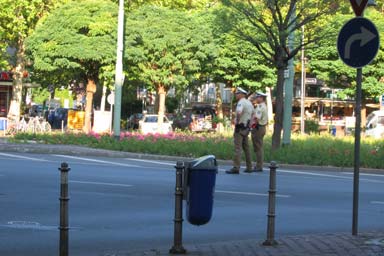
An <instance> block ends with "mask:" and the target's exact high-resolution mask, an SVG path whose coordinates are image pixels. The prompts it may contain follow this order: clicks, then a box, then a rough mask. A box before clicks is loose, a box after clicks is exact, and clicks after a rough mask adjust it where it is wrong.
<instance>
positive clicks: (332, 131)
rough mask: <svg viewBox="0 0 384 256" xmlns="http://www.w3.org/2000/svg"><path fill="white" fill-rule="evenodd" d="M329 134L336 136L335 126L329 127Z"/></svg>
mask: <svg viewBox="0 0 384 256" xmlns="http://www.w3.org/2000/svg"><path fill="white" fill-rule="evenodd" d="M331 134H332V136H336V126H332V127H331Z"/></svg>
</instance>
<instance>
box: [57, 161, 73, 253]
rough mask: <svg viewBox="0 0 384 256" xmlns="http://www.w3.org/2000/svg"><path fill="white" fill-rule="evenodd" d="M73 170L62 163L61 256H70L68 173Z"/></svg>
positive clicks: (60, 169)
mask: <svg viewBox="0 0 384 256" xmlns="http://www.w3.org/2000/svg"><path fill="white" fill-rule="evenodd" d="M69 170H71V168H69V167H68V164H67V163H61V167H60V168H59V171H60V173H61V175H60V199H59V200H60V227H59V230H60V250H59V251H60V254H59V255H60V256H68V231H69V227H68V201H69V197H68V172H69Z"/></svg>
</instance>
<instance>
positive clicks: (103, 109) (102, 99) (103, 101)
mask: <svg viewBox="0 0 384 256" xmlns="http://www.w3.org/2000/svg"><path fill="white" fill-rule="evenodd" d="M106 94H107V86H106V85H105V82H104V84H103V94H102V95H101V102H100V110H101V111H102V112H104V111H105V98H106Z"/></svg>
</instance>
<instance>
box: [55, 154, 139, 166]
mask: <svg viewBox="0 0 384 256" xmlns="http://www.w3.org/2000/svg"><path fill="white" fill-rule="evenodd" d="M54 156H58V157H64V158H70V159H76V160H83V161H88V162H95V163H101V164H110V165H117V166H125V167H140V166H138V165H133V164H123V163H116V162H111V161H103V160H96V159H91V158H84V157H77V156H66V155H54Z"/></svg>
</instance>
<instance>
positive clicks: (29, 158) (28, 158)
mask: <svg viewBox="0 0 384 256" xmlns="http://www.w3.org/2000/svg"><path fill="white" fill-rule="evenodd" d="M0 156H7V157H13V158H18V159H24V160H31V161H38V162H49V161H48V160H45V159H41V158H32V157H27V156H19V155H13V154H6V153H0Z"/></svg>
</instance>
